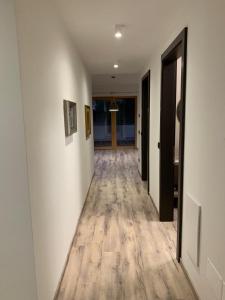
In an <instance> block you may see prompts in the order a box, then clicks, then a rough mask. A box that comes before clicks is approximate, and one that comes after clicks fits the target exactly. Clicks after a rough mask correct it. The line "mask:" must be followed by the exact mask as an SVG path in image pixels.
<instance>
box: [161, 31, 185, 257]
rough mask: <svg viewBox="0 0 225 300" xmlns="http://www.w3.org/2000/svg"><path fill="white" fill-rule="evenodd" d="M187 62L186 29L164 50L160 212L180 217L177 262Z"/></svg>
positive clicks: (167, 217) (163, 216)
mask: <svg viewBox="0 0 225 300" xmlns="http://www.w3.org/2000/svg"><path fill="white" fill-rule="evenodd" d="M186 62H187V28H185V29H184V30H183V31H182V32H181V33H180V34H179V36H178V37H177V38H176V39H175V41H174V42H173V43H172V44H171V45H170V46H169V48H168V49H167V50H166V51H165V52H164V53H163V55H162V75H161V114H160V143H159V149H160V203H159V204H160V205H159V214H160V220H161V221H166V222H169V221H174V218H177V259H178V261H179V260H180V258H181V240H182V210H183V170H184V133H185V97H186ZM176 211H177V213H176Z"/></svg>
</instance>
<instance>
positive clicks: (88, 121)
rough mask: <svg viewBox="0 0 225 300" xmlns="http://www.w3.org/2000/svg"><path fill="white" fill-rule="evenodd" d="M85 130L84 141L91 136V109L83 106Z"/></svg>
mask: <svg viewBox="0 0 225 300" xmlns="http://www.w3.org/2000/svg"><path fill="white" fill-rule="evenodd" d="M84 108H85V129H86V139H88V138H89V136H90V135H91V108H90V106H88V105H85V107H84Z"/></svg>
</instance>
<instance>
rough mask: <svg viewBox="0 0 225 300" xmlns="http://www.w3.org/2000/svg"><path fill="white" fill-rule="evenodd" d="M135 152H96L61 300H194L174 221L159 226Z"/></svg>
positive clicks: (65, 274)
mask: <svg viewBox="0 0 225 300" xmlns="http://www.w3.org/2000/svg"><path fill="white" fill-rule="evenodd" d="M146 190H147V189H146V184H144V183H143V182H142V180H141V178H140V175H139V173H138V168H137V152H136V151H135V150H118V151H103V150H102V151H97V152H96V154H95V176H94V178H93V181H92V185H91V187H90V191H89V195H88V197H87V200H86V202H85V206H84V209H83V213H82V216H81V218H80V222H79V224H78V228H77V234H76V236H75V238H74V242H73V245H72V249H71V253H70V256H69V260H68V264H67V267H66V270H65V273H64V276H63V279H62V282H61V285H60V288H59V292H58V296H57V297H56V299H57V300H157V299H159V300H195V299H196V298H195V296H194V294H193V291H192V288H191V286H190V285H189V282H188V280H187V279H186V277H185V274H184V272H183V270H182V268H181V267H180V265H179V264H178V262H177V260H176V223H175V222H169V223H160V222H159V219H158V214H157V212H156V211H155V207H154V205H153V203H152V201H151V199H150V197H149V196H148V195H147V191H146Z"/></svg>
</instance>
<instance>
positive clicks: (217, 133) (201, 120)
mask: <svg viewBox="0 0 225 300" xmlns="http://www.w3.org/2000/svg"><path fill="white" fill-rule="evenodd" d="M224 12H225V2H224V1H222V0H215V1H209V0H207V1H203V0H201V1H198V2H196V1H186V2H185V3H184V7H183V14H180V15H177V26H176V28H174V31H173V33H171V36H170V37H168V40H165V41H164V44H163V45H162V46H161V47H160V48H159V49H158V50H157V49H156V50H155V52H154V54H153V55H152V56H151V59H150V63H149V65H148V66H147V67H146V70H147V69H148V68H149V67H150V69H151V142H150V149H151V150H150V153H151V156H150V165H151V170H150V172H151V176H150V179H151V184H150V189H151V191H150V192H151V195H152V197H153V199H154V202H155V204H156V206H157V207H159V151H158V149H157V142H158V141H159V124H160V77H161V75H160V70H161V63H160V60H161V54H162V53H163V51H164V50H165V49H166V48H167V47H168V46H169V44H170V43H171V42H172V41H173V39H174V38H175V37H176V36H177V35H178V34H179V32H180V31H181V30H182V29H183V28H184V27H185V26H186V25H188V28H189V37H188V67H187V100H186V140H185V169H184V219H183V254H182V261H183V263H184V266H185V268H186V269H187V271H188V274H189V276H190V278H191V280H192V283H193V285H194V286H195V288H196V290H197V292H198V294H199V296H200V299H202V300H212V299H213V300H214V299H216V297H215V295H214V294H213V288H212V287H211V286H210V283H209V282H208V280H207V279H206V267H207V258H208V257H209V258H210V260H211V261H212V263H213V264H214V266H215V268H216V269H217V271H218V273H219V274H220V276H221V277H222V278H223V280H225V259H224V258H225V235H224V228H225V218H224V214H225V196H224V178H225V155H224V153H225V135H224V132H225V131H224V128H225V99H224V95H225V84H224V80H225V56H224V53H225V39H224V38H223V37H224V33H225V31H224V28H225V18H224ZM146 70H144V72H143V74H144V73H145V71H146ZM187 194H189V195H191V196H192V197H193V198H194V199H196V201H198V202H199V203H200V204H201V206H202V222H201V245H200V267H199V268H196V267H195V266H194V265H193V263H192V262H191V260H190V259H189V257H188V255H187V241H188V237H189V236H190V235H191V234H192V232H190V229H189V228H190V226H189V224H188V221H187V217H186V216H187V212H186V210H185V209H186V207H187V201H188V200H187V196H186V195H187Z"/></svg>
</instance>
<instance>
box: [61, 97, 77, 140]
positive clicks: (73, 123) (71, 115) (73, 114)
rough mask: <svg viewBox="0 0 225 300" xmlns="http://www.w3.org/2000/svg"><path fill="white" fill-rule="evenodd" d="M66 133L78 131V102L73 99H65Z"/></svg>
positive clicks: (70, 133)
mask: <svg viewBox="0 0 225 300" xmlns="http://www.w3.org/2000/svg"><path fill="white" fill-rule="evenodd" d="M63 108H64V123H65V135H66V137H67V136H70V135H72V134H73V133H75V132H77V104H76V103H75V102H72V101H67V100H64V101H63Z"/></svg>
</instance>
